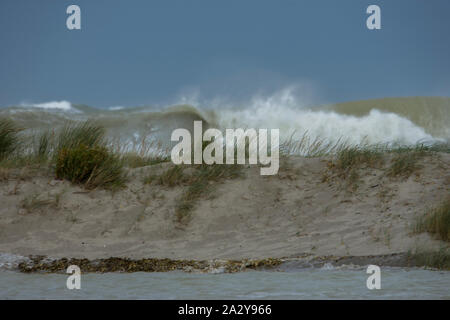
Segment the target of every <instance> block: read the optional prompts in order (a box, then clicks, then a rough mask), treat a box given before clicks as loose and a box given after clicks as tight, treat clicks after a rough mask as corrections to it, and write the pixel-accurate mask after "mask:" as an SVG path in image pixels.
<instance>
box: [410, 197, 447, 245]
mask: <svg viewBox="0 0 450 320" xmlns="http://www.w3.org/2000/svg"><path fill="white" fill-rule="evenodd" d="M415 231H416V232H425V231H426V232H429V233H431V234H434V235H436V236H437V237H438V238H439V239H441V240H444V241H448V242H450V197H449V198H448V199H447V200H445V201H444V202H443V203H442V204H441V205H439V206H437V207H435V208H433V209H431V210H430V211H429V212H427V214H426V215H425V216H424V217H422V218H420V219H419V221H418V222H417V224H416V227H415Z"/></svg>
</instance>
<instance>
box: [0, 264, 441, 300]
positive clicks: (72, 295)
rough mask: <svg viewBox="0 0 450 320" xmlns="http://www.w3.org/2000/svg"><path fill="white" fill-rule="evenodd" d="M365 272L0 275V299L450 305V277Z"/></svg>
mask: <svg viewBox="0 0 450 320" xmlns="http://www.w3.org/2000/svg"><path fill="white" fill-rule="evenodd" d="M365 271H366V270H365V269H363V268H357V269H302V270H295V271H290V272H263V271H251V272H243V273H234V274H223V273H222V274H192V273H183V272H169V273H141V272H138V273H105V274H85V275H83V274H82V275H81V289H79V290H76V289H73V290H69V289H67V288H66V281H67V277H68V276H69V275H63V274H22V273H18V272H15V271H0V299H273V300H276V299H288V300H291V299H352V300H353V299H450V272H449V271H431V270H423V269H404V268H382V270H381V289H379V290H377V289H373V290H369V289H367V286H366V281H367V277H368V276H369V275H368V274H366V272H365Z"/></svg>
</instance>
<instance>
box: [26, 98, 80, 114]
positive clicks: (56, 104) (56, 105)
mask: <svg viewBox="0 0 450 320" xmlns="http://www.w3.org/2000/svg"><path fill="white" fill-rule="evenodd" d="M22 106H23V107H33V108H41V109H57V110H63V111H69V110H71V109H72V104H71V103H70V102H69V101H65V100H62V101H50V102H44V103H31V104H22Z"/></svg>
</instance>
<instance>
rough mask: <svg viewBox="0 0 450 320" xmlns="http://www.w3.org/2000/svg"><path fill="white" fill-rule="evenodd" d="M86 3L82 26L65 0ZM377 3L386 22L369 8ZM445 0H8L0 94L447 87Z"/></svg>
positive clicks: (350, 93)
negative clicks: (376, 23)
mask: <svg viewBox="0 0 450 320" xmlns="http://www.w3.org/2000/svg"><path fill="white" fill-rule="evenodd" d="M70 4H77V5H79V6H80V8H81V28H82V29H81V30H73V31H69V30H68V29H67V28H66V19H67V17H68V15H67V14H66V8H67V7H68V6H69V5H70ZM370 4H377V5H379V6H380V7H381V26H382V29H381V30H368V29H367V27H366V18H367V17H368V15H367V14H366V8H367V7H368V6H369V5H370ZM449 16H450V1H448V0H433V1H421V0H417V1H414V0H404V1H401V0H396V1H376V0H372V1H365V0H360V1H358V0H341V1H335V0H329V1H325V0H319V1H318V0H314V1H313V0H309V1H301V0H270V1H269V0H245V1H243V0H189V1H186V0H180V1H175V0H161V1H160V0H150V1H148V0H147V1H98V0H88V1H85V0H71V1H63V0H48V1H28V0H1V2H0V105H1V106H7V105H13V104H19V103H23V102H33V103H40V102H47V101H53V100H68V101H71V102H74V103H84V104H88V105H92V106H98V107H107V106H118V105H120V106H136V105H153V104H164V103H170V102H173V101H175V100H176V99H177V97H179V96H181V95H183V94H189V92H199V93H200V94H201V95H202V96H203V97H205V98H214V97H233V98H236V99H237V98H240V97H246V96H251V95H252V94H254V93H256V92H271V91H274V90H277V89H279V88H283V87H285V86H289V85H295V84H299V83H300V84H307V85H308V86H309V87H311V88H313V89H314V91H315V92H316V94H317V97H319V99H320V100H323V101H326V102H341V101H350V100H359V99H369V98H379V97H386V96H418V95H425V96H450V18H449Z"/></svg>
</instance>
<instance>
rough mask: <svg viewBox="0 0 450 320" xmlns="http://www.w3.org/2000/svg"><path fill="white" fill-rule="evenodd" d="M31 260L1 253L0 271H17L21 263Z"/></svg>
mask: <svg viewBox="0 0 450 320" xmlns="http://www.w3.org/2000/svg"><path fill="white" fill-rule="evenodd" d="M29 260H30V259H29V258H27V257H24V256H19V255H15V254H10V253H0V270H2V269H6V270H12V269H16V268H17V266H18V265H19V263H21V262H25V261H29Z"/></svg>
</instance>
